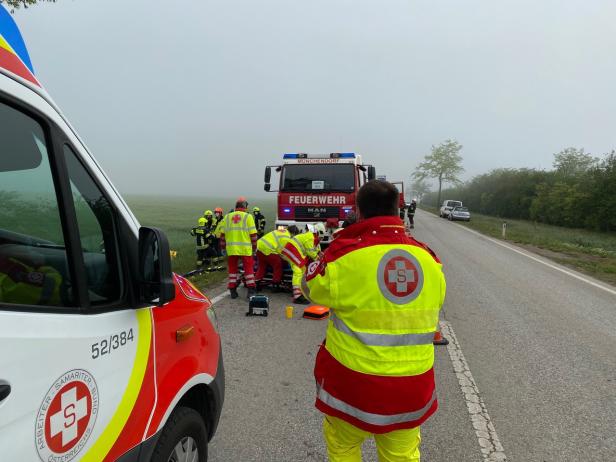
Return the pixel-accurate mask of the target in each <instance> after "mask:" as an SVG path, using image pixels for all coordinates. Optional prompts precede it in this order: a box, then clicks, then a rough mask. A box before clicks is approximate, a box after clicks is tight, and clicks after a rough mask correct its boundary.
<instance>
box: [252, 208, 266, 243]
mask: <svg viewBox="0 0 616 462" xmlns="http://www.w3.org/2000/svg"><path fill="white" fill-rule="evenodd" d="M252 213H253V215H254V218H255V226H256V227H257V238H259V239H261V238H262V237H263V236H264V235H265V224H266V220H265V216H264V215H263V214H262V213H261V209H260V208H259V207H253V209H252Z"/></svg>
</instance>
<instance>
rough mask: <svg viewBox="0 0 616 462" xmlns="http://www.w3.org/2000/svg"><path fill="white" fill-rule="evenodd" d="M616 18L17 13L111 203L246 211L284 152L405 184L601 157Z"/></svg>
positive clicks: (403, 1) (128, 6)
mask: <svg viewBox="0 0 616 462" xmlns="http://www.w3.org/2000/svg"><path fill="white" fill-rule="evenodd" d="M615 14H616V3H614V2H611V1H607V0H601V1H600V0H596V1H586V0H584V1H582V0H575V1H573V0H572V1H557V0H549V1H536V0H516V1H514V0H506V1H500V2H486V1H482V0H470V1H465V2H460V1H455V0H440V1H433V2H412V1H408V0H388V1H386V2H378V1H374V0H353V1H348V0H335V1H332V0H314V1H304V2H289V1H287V0H262V1H258V2H257V1H254V0H235V1H211V0H208V1H199V2H182V3H178V2H160V1H151V0H147V1H146V0H131V1H130V2H126V1H120V0H107V1H105V2H102V1H100V0H79V1H68V0H60V1H57V2H55V3H43V4H38V5H36V6H34V7H31V8H28V9H20V10H17V11H16V13H15V19H16V20H17V22H18V23H19V25H20V27H21V28H22V30H23V33H24V36H25V38H26V42H27V44H28V47H29V50H30V54H31V57H32V61H33V63H34V67H35V70H36V72H37V76H38V77H39V79H40V80H41V82H43V84H44V85H45V87H46V88H47V90H48V91H49V93H50V94H51V95H52V97H53V98H54V99H55V100H56V102H57V103H58V104H59V105H60V107H61V108H62V109H63V111H64V112H65V113H66V115H67V116H68V118H69V119H70V120H71V122H72V123H73V124H74V125H75V127H76V128H77V129H78V130H79V132H80V134H81V135H82V137H83V138H84V140H85V142H86V143H87V144H88V145H89V147H90V148H91V149H92V151H93V152H94V154H95V156H96V157H97V159H98V160H99V162H100V163H101V165H102V166H103V167H104V168H105V170H107V171H108V172H109V174H110V176H111V178H112V179H113V181H114V183H115V184H116V185H117V186H118V188H119V189H120V191H122V192H123V193H133V194H134V193H149V194H152V193H156V194H160V195H165V196H195V197H201V196H206V197H207V196H220V195H223V196H236V195H239V194H243V195H247V196H253V197H262V196H265V194H264V193H263V191H262V174H263V167H264V166H265V165H267V164H270V165H271V164H277V163H279V162H280V160H281V156H282V154H283V153H284V152H311V153H328V152H349V151H354V152H357V153H361V154H363V155H364V159H365V161H367V162H369V163H373V164H374V165H375V166H376V167H377V170H378V172H379V174H384V175H387V176H388V178H391V179H396V180H405V181H408V179H409V176H410V174H411V173H412V172H413V170H414V168H415V166H416V165H417V164H418V163H419V162H420V160H421V159H422V157H423V156H424V155H425V154H427V153H429V152H430V147H431V145H433V144H438V143H440V142H441V141H443V140H445V139H447V138H453V139H456V140H458V141H459V142H460V143H461V144H462V145H463V146H464V149H463V151H462V156H463V158H464V168H465V172H464V174H463V176H462V179H470V178H471V177H472V176H474V175H476V174H479V173H484V172H486V171H488V170H490V169H492V168H497V167H529V168H539V169H543V168H549V167H551V164H552V155H553V154H554V153H555V152H558V151H560V150H561V149H563V148H565V147H567V146H574V147H585V148H586V150H587V151H588V152H591V153H593V154H596V155H600V154H603V153H605V152H608V151H609V150H610V149H612V148H614V147H615V146H616V134H615V132H614V130H613V127H614V126H615V125H616V112H615V111H614V110H613V109H614V107H616V93H615V92H614V91H613V76H614V75H616V59H614V55H613V54H614V49H616V35H615V34H613V33H610V32H609V31H611V30H612V29H613V20H612V18H613V17H614V15H615Z"/></svg>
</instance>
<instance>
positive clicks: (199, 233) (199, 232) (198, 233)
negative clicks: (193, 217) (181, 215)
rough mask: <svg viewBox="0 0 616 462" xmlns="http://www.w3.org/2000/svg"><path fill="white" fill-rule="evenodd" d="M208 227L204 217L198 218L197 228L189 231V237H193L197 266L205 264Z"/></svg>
mask: <svg viewBox="0 0 616 462" xmlns="http://www.w3.org/2000/svg"><path fill="white" fill-rule="evenodd" d="M208 234H209V233H208V226H207V220H206V219H205V217H199V220H197V226H195V227H194V228H193V229H191V230H190V235H191V236H195V250H196V253H197V266H202V265H203V264H204V263H206V261H207V259H208V257H207V249H208V247H209V245H208Z"/></svg>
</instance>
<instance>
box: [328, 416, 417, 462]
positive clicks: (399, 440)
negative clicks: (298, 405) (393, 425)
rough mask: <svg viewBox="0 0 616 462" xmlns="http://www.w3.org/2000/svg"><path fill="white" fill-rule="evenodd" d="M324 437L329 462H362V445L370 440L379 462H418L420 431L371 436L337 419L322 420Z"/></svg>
mask: <svg viewBox="0 0 616 462" xmlns="http://www.w3.org/2000/svg"><path fill="white" fill-rule="evenodd" d="M323 435H325V442H326V443H327V453H328V455H329V460H330V462H361V445H362V443H363V442H364V440H365V439H366V438H368V437H369V436H374V439H375V441H376V448H377V451H378V454H379V462H419V444H420V443H421V436H420V435H419V427H417V428H411V429H408V430H395V431H393V432H389V433H383V434H380V435H372V433H369V432H366V431H364V430H360V429H359V428H357V427H355V426H354V425H351V424H350V423H347V422H345V421H344V420H341V419H338V418H337V417H332V416H325V419H324V420H323Z"/></svg>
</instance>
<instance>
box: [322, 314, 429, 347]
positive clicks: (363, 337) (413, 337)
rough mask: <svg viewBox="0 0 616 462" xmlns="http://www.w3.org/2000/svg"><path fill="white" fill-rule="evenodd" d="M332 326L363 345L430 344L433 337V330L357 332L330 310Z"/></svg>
mask: <svg viewBox="0 0 616 462" xmlns="http://www.w3.org/2000/svg"><path fill="white" fill-rule="evenodd" d="M329 319H330V320H331V321H332V323H333V325H334V327H335V328H336V329H337V330H339V331H340V332H344V333H345V334H347V335H350V336H352V337H355V338H356V339H357V340H359V341H360V342H361V343H363V344H364V345H368V346H388V347H393V346H409V345H430V344H432V341H433V339H434V332H426V333H423V334H373V333H368V332H357V331H354V330H352V329H351V328H350V327H349V326H347V325H346V324H345V323H344V321H342V320H341V319H340V318H338V317H336V315H335V313H334V312H333V311H332V313H331V315H330V318H329Z"/></svg>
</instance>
